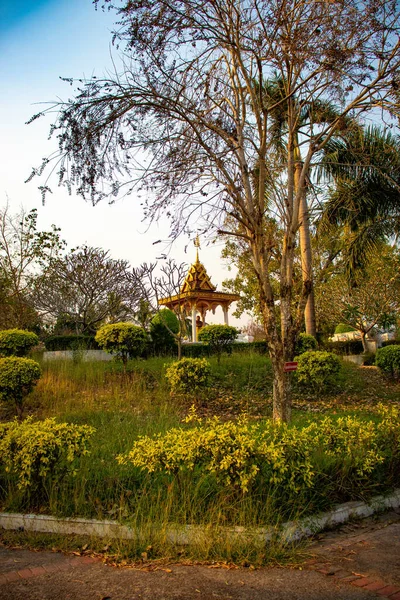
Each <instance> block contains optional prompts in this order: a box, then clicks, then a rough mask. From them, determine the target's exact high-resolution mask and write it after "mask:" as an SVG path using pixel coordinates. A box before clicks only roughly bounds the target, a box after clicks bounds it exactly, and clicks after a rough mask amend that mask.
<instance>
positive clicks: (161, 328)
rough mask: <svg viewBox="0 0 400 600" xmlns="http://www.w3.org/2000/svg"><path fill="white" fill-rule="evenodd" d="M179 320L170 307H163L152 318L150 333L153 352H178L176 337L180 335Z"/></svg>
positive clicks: (166, 353) (157, 353) (158, 353)
mask: <svg viewBox="0 0 400 600" xmlns="http://www.w3.org/2000/svg"><path fill="white" fill-rule="evenodd" d="M179 330H180V326H179V320H178V317H177V316H176V314H175V313H174V312H173V311H172V310H169V308H162V309H161V310H160V311H158V313H157V314H156V315H154V317H153V318H152V320H151V323H150V335H151V340H152V343H153V352H154V354H156V355H159V356H160V355H161V356H166V355H173V354H175V352H176V338H175V336H178V335H179Z"/></svg>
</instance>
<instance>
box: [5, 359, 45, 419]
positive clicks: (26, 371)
mask: <svg viewBox="0 0 400 600" xmlns="http://www.w3.org/2000/svg"><path fill="white" fill-rule="evenodd" d="M41 374H42V372H41V370H40V366H39V364H38V363H37V362H36V361H34V360H32V359H30V358H22V357H16V356H13V357H8V358H0V400H2V401H3V402H12V403H14V405H15V409H16V412H17V416H18V417H19V418H22V414H23V401H24V398H25V396H27V395H28V394H29V393H30V392H31V391H32V390H33V388H34V387H35V385H36V384H37V382H38V381H39V379H40V376H41Z"/></svg>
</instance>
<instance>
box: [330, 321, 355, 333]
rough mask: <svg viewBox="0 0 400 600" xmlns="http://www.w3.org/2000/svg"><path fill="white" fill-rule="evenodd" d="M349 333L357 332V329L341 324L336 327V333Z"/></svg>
mask: <svg viewBox="0 0 400 600" xmlns="http://www.w3.org/2000/svg"><path fill="white" fill-rule="evenodd" d="M349 331H357V329H356V328H355V327H352V326H351V325H347V323H339V324H338V325H336V328H335V333H348V332H349Z"/></svg>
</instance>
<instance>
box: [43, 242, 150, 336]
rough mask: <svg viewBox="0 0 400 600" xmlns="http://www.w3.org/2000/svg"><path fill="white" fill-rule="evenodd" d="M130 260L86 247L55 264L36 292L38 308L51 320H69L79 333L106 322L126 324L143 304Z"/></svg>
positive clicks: (78, 249) (91, 330) (89, 330)
mask: <svg viewBox="0 0 400 600" xmlns="http://www.w3.org/2000/svg"><path fill="white" fill-rule="evenodd" d="M129 269H130V265H129V263H128V261H126V260H114V259H112V258H110V256H109V252H108V251H106V250H103V249H101V248H91V247H88V246H82V247H81V248H76V249H74V250H71V252H69V253H68V254H66V255H65V256H64V257H61V258H59V259H57V260H56V261H54V262H53V264H52V266H51V268H50V269H49V270H48V272H47V273H45V274H44V275H42V276H41V277H38V278H37V279H36V281H35V285H34V288H33V290H32V294H31V296H32V300H33V303H34V305H35V307H36V308H37V309H38V310H39V311H40V312H41V313H42V314H44V315H46V316H47V317H48V318H50V319H52V320H55V319H57V318H58V317H68V318H69V319H70V321H72V322H74V323H75V325H76V328H77V331H78V332H79V333H93V332H94V330H95V329H96V328H97V327H98V326H99V325H100V324H101V323H103V322H105V321H106V322H108V323H115V322H118V321H125V320H127V319H128V318H129V317H131V316H132V314H133V312H134V310H135V309H136V307H137V303H138V302H139V296H138V290H137V288H136V287H135V285H134V284H133V282H132V280H131V279H130V277H129Z"/></svg>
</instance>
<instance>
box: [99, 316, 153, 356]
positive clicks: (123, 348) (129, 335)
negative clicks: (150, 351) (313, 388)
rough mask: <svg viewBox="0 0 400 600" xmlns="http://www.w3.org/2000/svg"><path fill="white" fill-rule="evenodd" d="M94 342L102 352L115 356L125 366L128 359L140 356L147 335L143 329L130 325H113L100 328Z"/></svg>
mask: <svg viewBox="0 0 400 600" xmlns="http://www.w3.org/2000/svg"><path fill="white" fill-rule="evenodd" d="M95 340H96V342H97V343H98V344H99V346H100V347H101V348H102V349H103V350H105V351H106V352H109V353H110V354H115V356H116V358H117V359H120V360H122V362H123V363H124V365H126V363H127V362H128V358H134V357H137V356H140V355H141V353H142V352H143V350H144V348H145V346H146V342H147V335H146V332H145V331H144V329H142V328H141V327H138V326H137V325H132V323H113V324H110V325H104V326H103V327H100V329H99V330H98V331H97V333H96V337H95Z"/></svg>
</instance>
